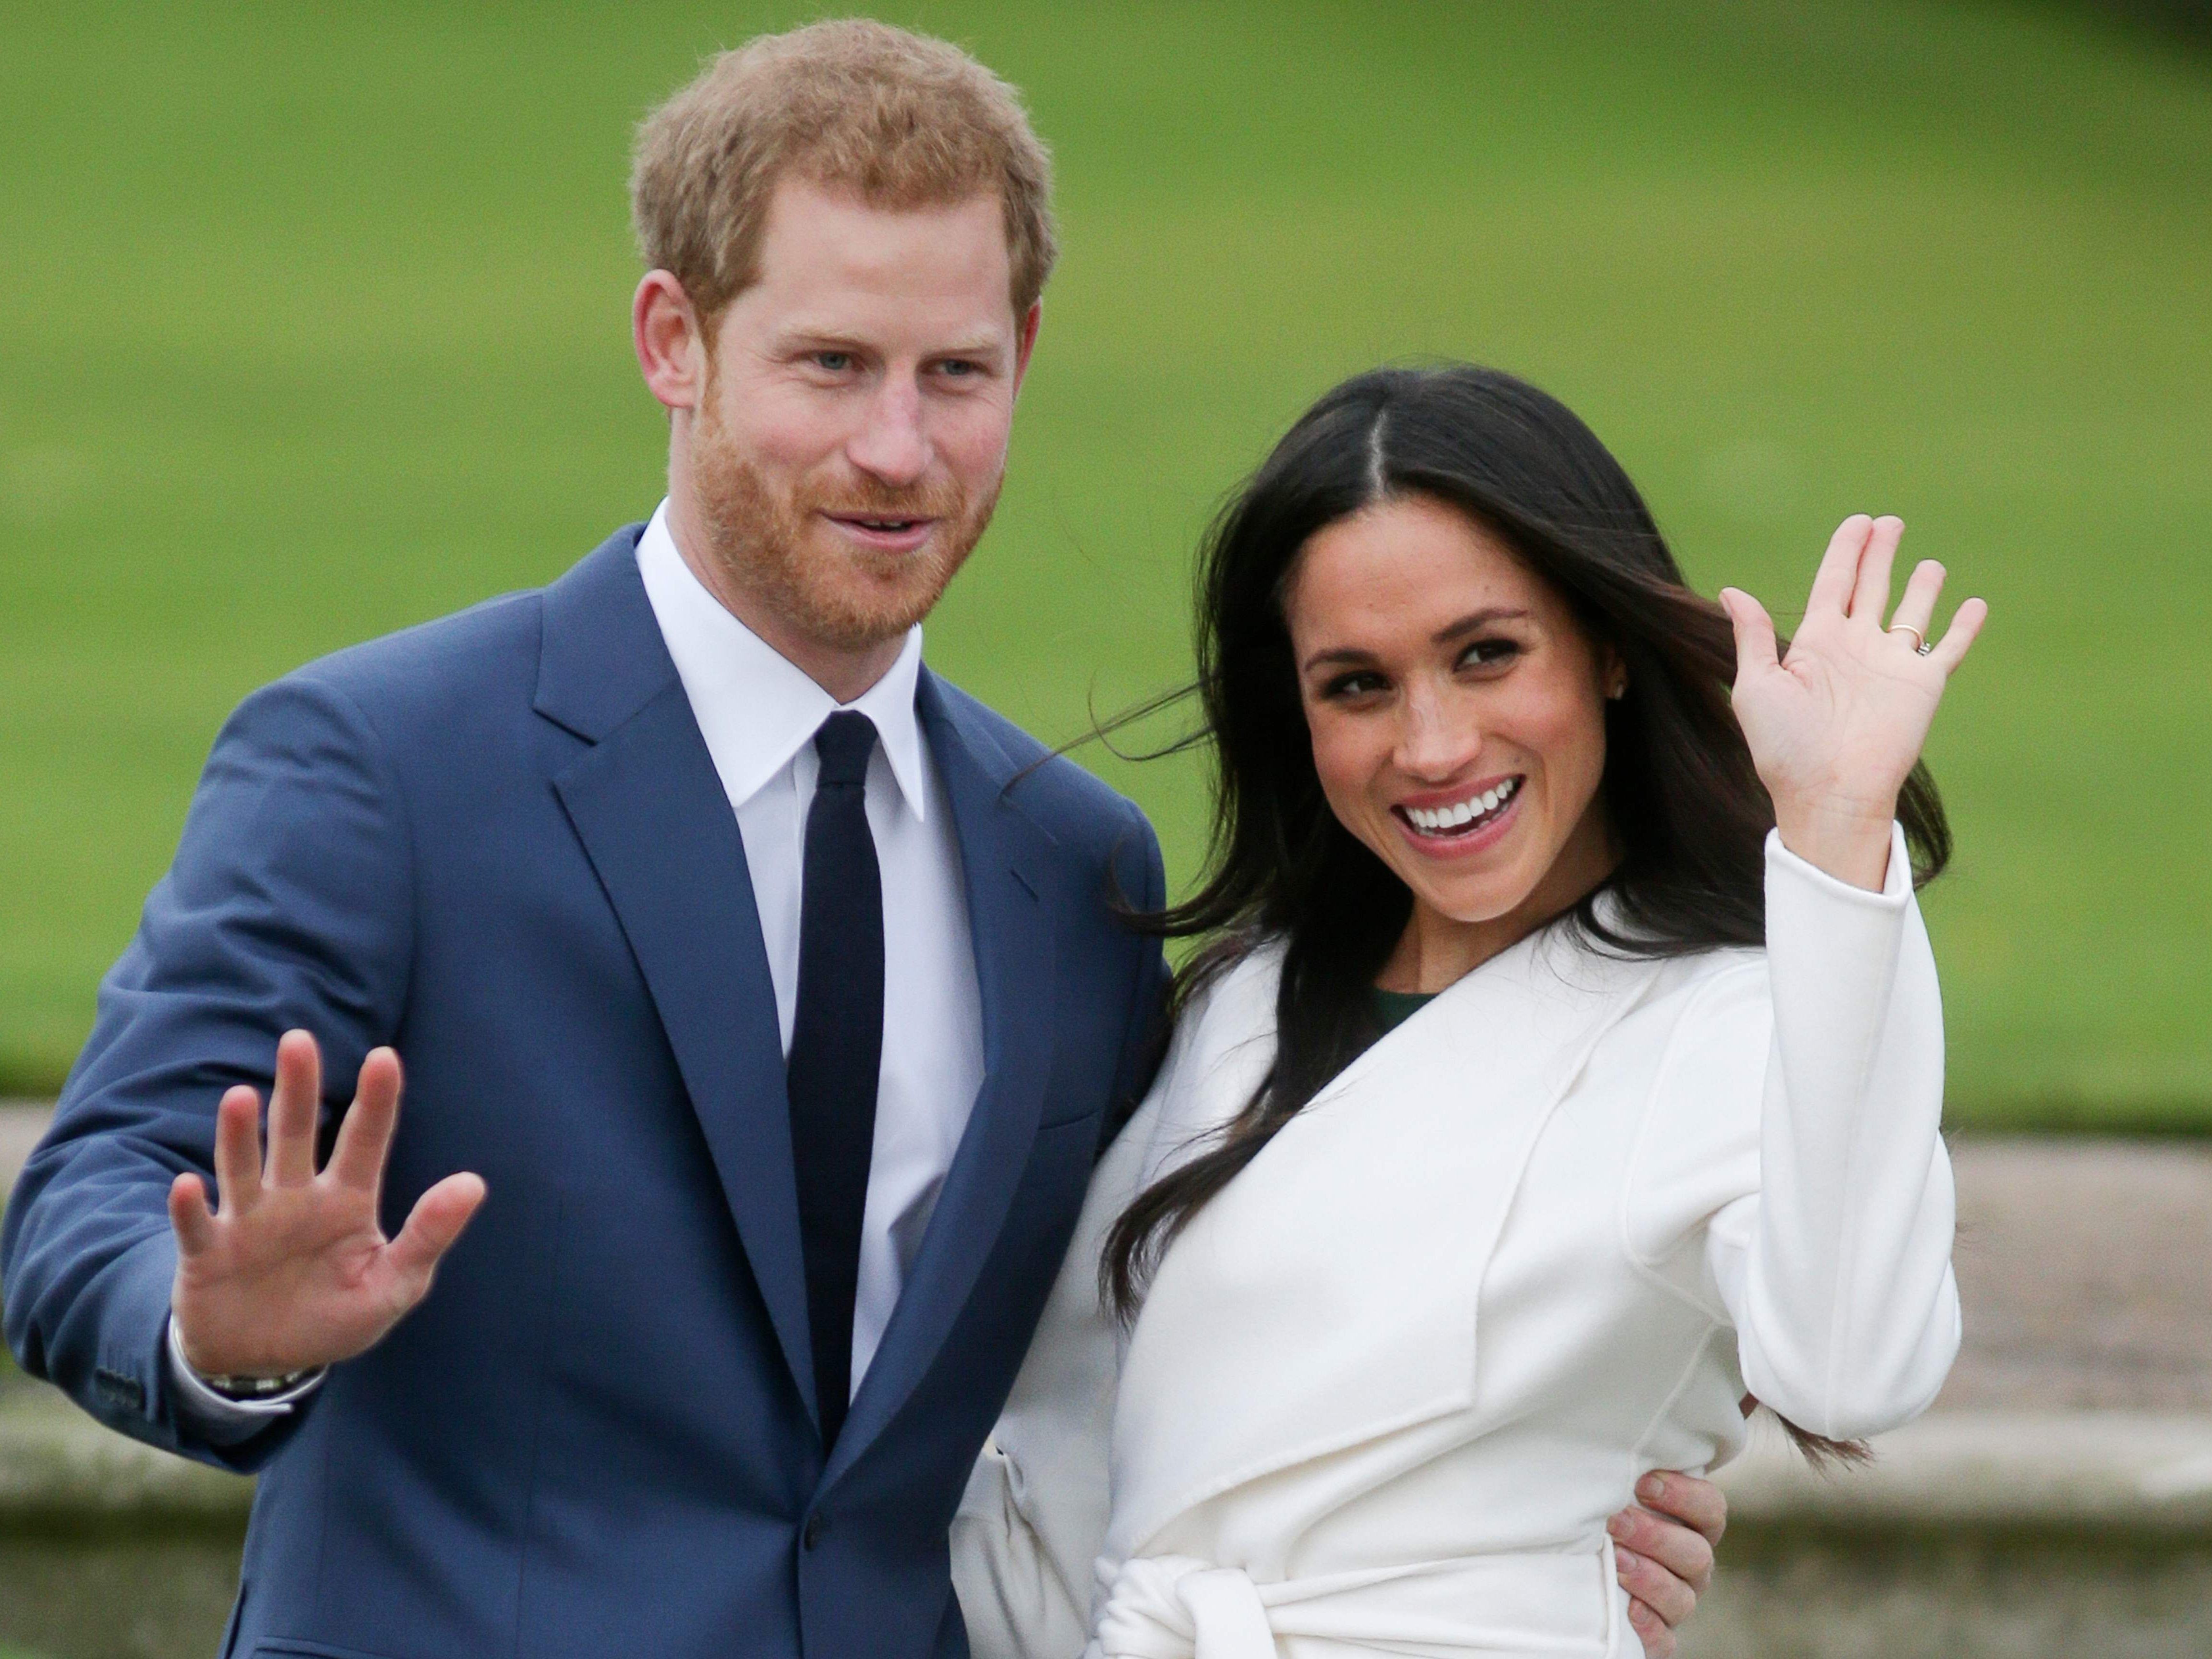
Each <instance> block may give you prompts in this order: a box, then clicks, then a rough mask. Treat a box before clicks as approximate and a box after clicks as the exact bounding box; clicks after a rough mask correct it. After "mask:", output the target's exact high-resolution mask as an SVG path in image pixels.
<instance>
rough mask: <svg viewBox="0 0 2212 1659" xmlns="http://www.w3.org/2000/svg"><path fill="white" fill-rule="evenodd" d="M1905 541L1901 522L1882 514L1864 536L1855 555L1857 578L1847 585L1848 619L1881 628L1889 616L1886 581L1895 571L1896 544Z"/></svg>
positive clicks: (1903, 525) (1903, 523)
mask: <svg viewBox="0 0 2212 1659" xmlns="http://www.w3.org/2000/svg"><path fill="white" fill-rule="evenodd" d="M1904 539H1905V520H1902V519H1899V518H1895V517H1893V516H1891V515H1890V514H1887V513H1884V514H1883V515H1882V516H1881V518H1879V519H1876V520H1875V521H1874V524H1873V526H1872V527H1871V528H1870V529H1869V531H1868V532H1867V539H1866V550H1865V551H1864V552H1863V553H1862V554H1860V555H1859V570H1858V577H1857V580H1856V581H1854V582H1853V583H1852V585H1851V615H1852V616H1853V617H1857V618H1860V619H1863V620H1864V621H1867V622H1870V623H1873V624H1874V625H1875V627H1876V628H1879V627H1881V619H1882V618H1883V617H1885V616H1887V615H1888V613H1889V580H1890V574H1891V573H1892V572H1893V570H1895V569H1896V568H1897V544H1898V543H1899V542H1900V541H1903V540H1904Z"/></svg>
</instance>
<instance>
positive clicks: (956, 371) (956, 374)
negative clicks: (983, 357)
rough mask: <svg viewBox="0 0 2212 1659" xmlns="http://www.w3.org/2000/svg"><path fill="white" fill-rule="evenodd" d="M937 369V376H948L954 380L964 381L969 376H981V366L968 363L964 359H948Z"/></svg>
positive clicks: (975, 363)
mask: <svg viewBox="0 0 2212 1659" xmlns="http://www.w3.org/2000/svg"><path fill="white" fill-rule="evenodd" d="M937 367H938V372H939V374H945V375H948V376H950V377H951V378H952V379H954V380H965V379H966V378H967V377H968V376H969V375H971V374H981V373H982V372H983V365H982V364H981V363H977V362H969V360H968V359H967V358H965V357H952V358H948V359H947V360H946V361H945V362H942V363H939V365H938V366H937Z"/></svg>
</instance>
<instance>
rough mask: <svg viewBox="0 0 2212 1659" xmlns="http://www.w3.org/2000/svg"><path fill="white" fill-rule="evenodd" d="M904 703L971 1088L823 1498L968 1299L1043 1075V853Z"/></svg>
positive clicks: (954, 712) (946, 705) (1021, 1157)
mask: <svg viewBox="0 0 2212 1659" xmlns="http://www.w3.org/2000/svg"><path fill="white" fill-rule="evenodd" d="M916 702H917V705H918V708H919V709H920V712H921V722H922V732H923V735H924V737H925V738H926V739H927V742H928V744H929V749H930V756H931V758H932V759H933V761H934V763H936V766H937V769H938V773H939V776H940V778H941V779H942V780H943V781H944V784H945V793H946V795H947V796H948V797H949V798H950V799H951V804H952V819H953V824H954V828H955V830H956V832H957V836H958V839H959V843H960V854H961V862H962V866H963V872H964V877H965V885H966V891H967V897H968V926H969V935H970V937H971V938H972V939H973V941H974V948H975V980H976V984H977V987H978V988H979V989H980V990H981V994H982V1013H983V1068H984V1069H983V1085H982V1088H981V1091H979V1092H978V1093H977V1095H976V1097H975V1109H974V1111H973V1112H972V1113H971V1114H970V1115H969V1120H968V1127H967V1130H966V1133H964V1134H963V1136H962V1137H961V1140H960V1146H959V1149H958V1151H957V1152H955V1153H954V1155H953V1159H952V1167H951V1170H948V1171H947V1172H946V1175H945V1187H944V1190H943V1192H942V1194H940V1195H939V1199H938V1201H937V1208H936V1211H935V1212H934V1213H933V1215H932V1216H931V1218H930V1223H929V1227H928V1230H927V1232H926V1233H925V1234H924V1235H923V1237H922V1243H921V1250H920V1251H919V1252H918V1253H917V1255H916V1256H915V1263H914V1267H913V1270H912V1272H910V1273H908V1276H907V1280H906V1285H905V1288H904V1290H903V1291H902V1293H901V1295H900V1297H899V1303H898V1306H897V1308H896V1310H894V1311H893V1313H892V1316H891V1320H890V1325H889V1326H888V1327H887V1328H885V1330H884V1340H883V1343H882V1345H881V1346H879V1347H878V1349H877V1351H876V1357H875V1359H874V1362H873V1363H872V1364H870V1366H869V1367H868V1374H867V1376H866V1378H865V1379H864V1380H863V1382H862V1383H861V1385H860V1393H859V1394H858V1395H856V1396H855V1397H854V1401H853V1412H852V1415H851V1416H850V1417H849V1418H848V1419H847V1420H846V1424H845V1429H844V1432H843V1433H842V1435H841V1436H840V1437H839V1438H838V1442H837V1447H836V1454H835V1455H834V1456H832V1458H831V1459H830V1462H829V1468H828V1469H827V1470H825V1471H824V1473H823V1482H824V1484H825V1485H826V1484H827V1483H828V1482H829V1481H831V1480H836V1478H837V1476H838V1475H839V1474H842V1472H843V1471H844V1470H845V1469H846V1468H849V1467H850V1466H851V1465H852V1463H853V1462H854V1460H855V1459H856V1458H858V1457H859V1456H860V1454H861V1453H862V1452H863V1451H865V1450H866V1448H867V1446H868V1444H869V1443H870V1442H872V1440H874V1439H875V1438H876V1437H877V1436H878V1435H879V1434H880V1433H881V1432H882V1431H883V1430H884V1428H885V1427H886V1426H887V1425H889V1424H890V1421H891V1419H893V1418H894V1417H895V1416H896V1414H897V1413H898V1409H899V1407H900V1406H902V1404H903V1403H904V1402H905V1401H906V1399H907V1397H908V1395H911V1394H912V1393H913V1392H914V1389H915V1386H916V1385H917V1384H918V1383H920V1382H921V1379H922V1377H923V1376H925V1375H926V1374H927V1371H928V1370H929V1366H930V1364H931V1362H932V1361H933V1360H934V1359H935V1358H936V1357H937V1352H938V1350H939V1347H941V1346H943V1344H944V1341H945V1336H946V1334H948V1333H949V1332H950V1331H951V1328H952V1323H953V1321H954V1320H955V1319H956V1318H957V1317H958V1316H959V1313H960V1310H961V1309H962V1308H963V1306H965V1305H966V1304H967V1301H968V1298H969V1295H970V1294H971V1293H972V1292H973V1291H974V1290H975V1282H976V1278H977V1275H978V1274H979V1273H981V1269H982V1266H983V1262H984V1261H985V1259H986V1258H987V1256H988V1255H990V1253H991V1250H992V1249H993V1247H994V1246H995V1245H996V1244H997V1243H998V1241H999V1230H1000V1226H1001V1225H1003V1224H1004V1222H1005V1219H1006V1211H1007V1208H1008V1206H1010V1205H1011V1204H1012V1200H1013V1196H1014V1191H1015V1188H1018V1186H1019V1185H1020V1184H1021V1177H1022V1172H1023V1170H1024V1168H1025V1167H1026V1166H1027V1164H1028V1161H1029V1153H1030V1142H1031V1141H1032V1140H1033V1139H1035V1137H1036V1127H1037V1121H1038V1117H1039V1115H1040V1114H1041V1112H1042V1109H1043V1105H1044V1091H1045V1085H1046V1083H1047V1081H1048V1078H1049V1076H1050V1073H1051V1070H1052V1045H1053V1025H1052V1019H1051V1015H1050V1010H1051V1008H1052V1004H1053V976H1054V939H1053V927H1052V915H1051V912H1050V910H1049V909H1048V908H1047V906H1046V905H1045V904H1044V903H1043V902H1042V895H1043V893H1044V892H1045V890H1046V871H1047V869H1048V865H1049V861H1050V860H1051V858H1052V856H1053V845H1054V844H1053V842H1052V840H1051V838H1050V837H1049V836H1047V835H1046V834H1045V832H1044V831H1043V830H1042V829H1039V828H1038V827H1037V826H1036V824H1035V823H1033V822H1031V821H1030V818H1029V817H1027V816H1025V815H1024V813H1023V811H1021V809H1020V808H1019V807H1018V806H1017V805H1014V803H1013V801H1012V799H1010V798H1009V786H1010V785H1011V784H1012V783H1013V782H1014V781H1015V780H1016V779H1017V777H1018V768H1017V767H1016V766H1015V765H1014V763H1012V760H1011V759H1010V758H1009V757H1007V756H1006V754H1005V753H1004V751H1003V750H1000V748H999V746H998V745H997V744H996V743H995V742H994V740H993V739H992V738H991V737H990V734H989V733H988V732H986V731H983V730H981V729H980V728H979V727H977V726H975V724H974V723H973V722H972V721H971V720H969V719H966V718H964V717H963V714H964V711H963V710H961V709H960V708H958V707H957V705H956V704H955V703H954V702H953V701H952V699H951V698H949V697H947V696H946V695H945V691H944V690H943V688H942V687H940V686H939V684H938V683H937V680H936V678H935V677H934V676H933V675H932V674H930V673H929V672H928V671H927V670H925V671H923V673H922V677H921V684H920V685H919V687H918V689H917V696H916Z"/></svg>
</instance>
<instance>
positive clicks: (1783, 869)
mask: <svg viewBox="0 0 2212 1659" xmlns="http://www.w3.org/2000/svg"><path fill="white" fill-rule="evenodd" d="M1766 869H1767V873H1768V875H1769V876H1770V877H1771V876H1774V875H1778V874H1787V875H1788V876H1789V877H1790V878H1792V879H1794V880H1796V881H1801V882H1806V883H1809V884H1811V885H1812V886H1813V887H1814V889H1816V890H1819V891H1821V892H1825V893H1826V894H1829V895H1830V896H1832V897H1836V898H1849V899H1856V900H1857V901H1858V902H1860V903H1862V904H1870V905H1874V906H1875V907H1877V908H1881V909H1887V910H1895V909H1899V908H1902V907H1903V906H1904V904H1905V901H1906V900H1907V899H1909V898H1911V896H1912V854H1911V849H1909V848H1907V847H1906V846H1905V826H1904V825H1903V824H1901V823H1896V822H1894V821H1893V822H1892V823H1891V824H1890V826H1889V869H1888V871H1887V873H1886V874H1884V875H1883V877H1882V878H1881V891H1880V892H1879V893H1877V892H1875V891H1873V890H1870V889H1868V888H1864V887H1861V886H1859V885H1858V884H1857V883H1856V882H1849V881H1844V880H1841V879H1839V878H1837V877H1835V876H1832V875H1830V874H1829V873H1828V872H1826V870H1823V869H1822V868H1821V867H1820V866H1819V865H1817V864H1814V863H1810V862H1808V860H1804V859H1801V858H1799V857H1798V856H1797V854H1795V853H1793V852H1791V851H1790V849H1789V848H1786V847H1784V845H1783V844H1782V832H1781V831H1780V830H1779V829H1770V830H1768V831H1767V832H1766Z"/></svg>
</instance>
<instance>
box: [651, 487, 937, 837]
mask: <svg viewBox="0 0 2212 1659" xmlns="http://www.w3.org/2000/svg"><path fill="white" fill-rule="evenodd" d="M637 568H638V574H639V575H640V576H641V577H642V578H644V580H645V596H646V599H647V601H648V602H649V603H650V604H651V605H652V606H653V620H654V621H655V622H657V623H659V625H660V636H661V638H662V639H663V640H664V641H666V642H667V646H668V654H669V656H670V657H671V658H672V659H674V660H675V663H676V673H677V678H679V679H681V680H682V681H683V682H684V695H685V696H687V697H689V698H690V702H691V712H692V714H693V715H694V717H695V718H696V720H698V722H699V731H700V735H701V736H702V737H703V738H706V740H707V750H708V753H709V754H710V755H711V756H713V757H714V769H715V771H716V772H718V773H719V774H720V775H721V779H722V787H723V788H724V789H725V790H726V791H727V792H728V794H729V797H730V804H731V805H732V806H742V805H744V803H745V802H747V801H748V800H750V799H752V798H753V797H754V796H755V795H757V794H758V793H760V791H761V790H762V788H763V787H765V786H766V784H767V783H768V781H769V780H770V779H771V778H773V777H775V775H776V774H777V773H779V772H781V770H782V769H784V768H785V767H786V766H787V765H789V764H790V763H791V758H792V757H793V756H794V755H796V754H797V753H798V752H799V750H801V749H803V748H804V747H805V746H806V744H809V743H811V742H812V741H813V739H814V733H815V732H816V731H817V729H819V727H820V726H821V725H822V722H823V720H827V719H829V716H830V715H831V714H835V713H836V711H837V709H838V708H840V707H841V706H842V707H843V708H854V709H858V710H859V711H860V713H861V714H866V716H867V717H868V719H869V720H871V721H872V722H873V723H874V725H875V728H876V735H877V737H878V739H879V740H880V741H881V743H882V744H883V750H884V759H885V760H887V761H888V762H890V769H891V776H892V778H893V780H894V781H896V783H897V785H898V792H899V798H900V799H902V800H903V801H904V802H905V803H906V806H907V810H908V811H910V812H912V813H913V814H914V816H915V819H916V820H917V821H919V820H921V819H922V818H924V817H927V799H928V793H927V789H926V788H925V787H924V786H923V781H922V758H921V721H920V720H919V719H918V718H917V717H916V715H915V703H914V699H915V689H916V687H917V685H918V684H919V683H920V680H921V628H920V627H919V626H918V625H917V626H916V627H915V628H913V629H908V633H907V636H906V644H905V646H904V647H902V649H901V650H900V652H899V654H898V660H897V661H896V662H894V663H893V664H892V665H890V669H889V671H886V672H885V673H884V677H883V678H881V679H879V680H878V681H877V682H876V683H875V684H873V685H872V686H870V687H869V688H868V689H867V690H866V691H863V692H862V693H861V694H860V696H858V697H856V698H854V700H853V701H852V702H849V703H845V704H842V705H840V704H839V703H838V702H837V701H836V698H834V697H832V696H830V695H829V693H828V692H827V691H825V690H823V689H822V688H821V687H820V686H819V685H817V684H815V683H814V681H813V680H812V679H811V678H808V677H807V674H806V672H805V670H803V669H801V668H800V667H799V666H798V665H796V664H795V663H793V662H792V661H791V660H790V659H788V658H787V657H785V656H783V655H782V654H781V653H779V652H778V651H777V650H776V649H775V647H774V646H771V645H770V644H769V642H768V641H766V640H763V638H761V636H760V635H757V634H756V633H754V632H753V631H752V629H750V628H747V627H746V626H745V625H744V623H741V622H739V621H738V619H737V618H736V617H733V616H732V615H731V614H730V612H729V611H726V610H725V609H724V608H723V607H722V604H721V602H720V600H719V599H715V597H714V595H713V594H712V593H710V592H708V591H707V588H706V586H705V585H704V584H703V583H702V582H701V581H700V580H699V579H698V577H696V575H694V574H692V572H691V567H690V565H688V564H686V563H685V562H684V555H683V553H682V552H681V551H680V550H678V548H677V545H676V538H675V537H674V536H673V535H672V534H671V532H670V531H669V528H668V503H667V502H666V501H663V502H661V504H660V505H659V507H658V508H656V509H655V510H654V512H653V520H652V522H651V523H649V524H647V526H646V527H645V534H644V535H643V536H641V537H640V538H638V544H637Z"/></svg>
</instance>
